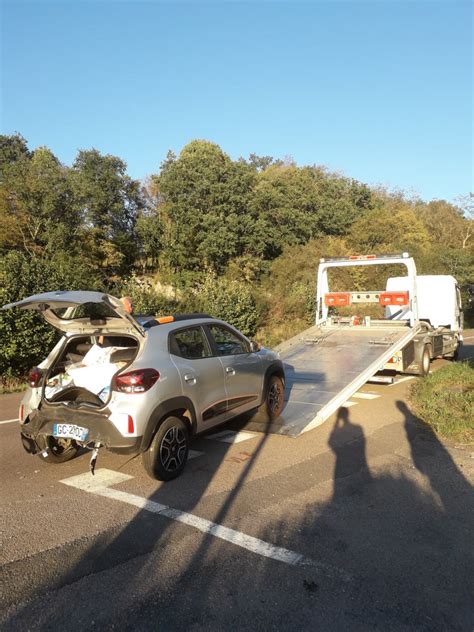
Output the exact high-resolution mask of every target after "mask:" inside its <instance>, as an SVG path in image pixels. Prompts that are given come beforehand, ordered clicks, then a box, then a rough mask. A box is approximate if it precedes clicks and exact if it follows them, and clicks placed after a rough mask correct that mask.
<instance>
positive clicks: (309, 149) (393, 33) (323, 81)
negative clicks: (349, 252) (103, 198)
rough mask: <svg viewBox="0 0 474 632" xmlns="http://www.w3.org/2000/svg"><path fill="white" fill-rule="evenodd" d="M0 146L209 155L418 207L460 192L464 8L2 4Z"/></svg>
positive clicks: (144, 169)
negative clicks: (268, 160) (312, 171)
mask: <svg viewBox="0 0 474 632" xmlns="http://www.w3.org/2000/svg"><path fill="white" fill-rule="evenodd" d="M1 66H2V68H1V69H2V93H1V97H2V98H1V106H2V109H1V129H2V133H12V132H13V131H15V130H16V131H19V132H20V133H21V134H23V136H24V137H25V138H26V139H27V140H28V142H29V145H30V147H31V148H34V147H37V146H39V145H46V146H48V147H50V148H51V149H52V150H53V152H54V153H55V154H56V155H57V156H58V157H59V158H60V160H61V161H62V162H64V163H66V164H71V163H72V161H73V160H74V157H75V155H76V152H77V150H78V149H80V148H81V149H83V148H90V147H96V148H97V149H99V150H100V151H102V152H104V153H111V154H115V155H118V156H120V157H121V158H123V159H124V160H125V161H126V162H127V164H128V171H129V173H130V175H132V176H133V177H137V178H138V177H139V178H141V177H144V176H146V175H147V174H150V173H156V172H157V171H158V169H159V165H160V163H161V161H162V160H163V159H164V157H165V155H166V153H167V151H168V149H173V150H174V151H176V152H179V151H180V149H181V148H182V147H183V146H184V145H185V144H186V143H188V142H189V141H191V140H192V139H195V138H204V139H207V140H212V141H214V142H216V143H218V144H219V145H220V146H221V147H222V149H223V150H224V151H226V152H227V153H228V154H229V155H230V156H231V157H232V158H238V157H239V156H241V155H243V156H245V157H247V156H248V155H249V154H250V153H252V152H254V153H257V154H260V155H272V156H274V157H278V158H283V157H285V156H291V157H293V158H294V159H295V160H296V162H297V163H298V164H324V165H327V166H328V167H329V168H331V169H333V170H337V171H341V172H343V173H345V174H346V175H348V176H351V177H354V178H357V179H359V180H361V181H363V182H367V183H369V184H377V183H381V184H385V185H388V186H390V187H394V188H401V189H404V190H406V191H408V192H410V193H411V192H417V193H418V194H419V195H421V196H422V197H423V198H424V199H432V198H446V199H449V200H452V199H454V198H455V197H456V196H458V195H460V194H467V193H468V192H469V190H472V188H473V184H472V179H473V171H472V164H473V156H472V142H473V141H472V4H471V2H464V1H462V0H449V1H445V2H444V1H438V0H431V1H430V0H422V1H417V0H411V1H409V2H403V1H399V0H393V1H389V0H373V1H369V2H365V1H358V0H352V1H349V2H342V1H338V0H333V1H329V0H328V1H314V2H310V1H307V2H296V1H295V2H268V1H261V2H256V1H254V2H247V3H240V2H232V1H228V2H226V1H220V2H199V1H196V0H195V1H194V2H179V1H176V2H152V1H148V2H140V1H137V2H127V1H123V0H122V1H111V0H109V1H104V2H93V1H90V0H89V1H86V0H83V1H75V0H63V1H62V2H55V3H51V2H43V1H42V0H37V1H36V2H23V1H22V0H16V1H15V2H9V1H5V0H4V1H3V2H2V63H1Z"/></svg>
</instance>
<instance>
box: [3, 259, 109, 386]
mask: <svg viewBox="0 0 474 632" xmlns="http://www.w3.org/2000/svg"><path fill="white" fill-rule="evenodd" d="M97 283H98V281H97V279H96V277H95V276H94V274H93V272H92V270H91V269H90V268H89V267H88V266H87V264H85V263H83V262H80V261H78V260H77V259H73V258H71V257H68V256H67V255H66V254H64V253H63V254H61V255H57V256H56V257H53V258H50V259H46V258H41V257H29V256H28V255H25V254H24V253H20V252H9V253H8V254H7V255H5V256H3V257H1V259H0V305H5V304H6V303H12V302H15V301H18V300H21V299H23V298H26V297H27V296H31V295H32V294H39V293H41V292H48V291H54V290H79V289H82V290H86V289H89V290H92V289H96V288H97ZM59 335H60V334H59V333H58V332H57V331H56V330H55V329H53V327H51V325H48V324H47V323H46V322H45V320H44V319H43V318H42V317H41V316H40V315H39V314H38V313H37V312H36V311H32V310H19V309H11V310H5V311H3V310H0V375H2V376H3V378H5V379H6V378H10V377H12V376H22V375H24V374H25V373H26V372H27V371H28V370H29V369H30V368H31V367H32V366H34V365H35V364H37V363H38V362H40V361H41V360H42V359H44V358H45V356H46V355H47V353H48V351H49V350H50V349H51V348H52V346H53V345H54V344H55V342H56V341H57V340H58V338H59Z"/></svg>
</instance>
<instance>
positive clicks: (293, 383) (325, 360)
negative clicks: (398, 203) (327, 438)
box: [246, 253, 462, 437]
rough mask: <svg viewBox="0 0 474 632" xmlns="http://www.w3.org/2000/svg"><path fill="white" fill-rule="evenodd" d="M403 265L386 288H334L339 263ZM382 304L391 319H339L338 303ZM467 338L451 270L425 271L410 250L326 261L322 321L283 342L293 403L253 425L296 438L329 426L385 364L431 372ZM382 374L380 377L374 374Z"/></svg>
mask: <svg viewBox="0 0 474 632" xmlns="http://www.w3.org/2000/svg"><path fill="white" fill-rule="evenodd" d="M396 264H401V265H403V266H405V267H406V269H407V275H406V276H402V277H393V278H389V279H388V281H387V287H386V289H385V290H378V291H363V292H362V291H347V292H331V291H330V288H329V281H328V271H329V270H330V269H332V268H336V267H340V268H341V267H342V268H345V267H352V266H373V265H391V266H394V265H396ZM363 303H378V304H379V305H381V306H383V308H384V318H383V319H379V320H377V319H374V318H371V317H368V316H365V317H360V318H359V317H357V316H351V317H346V318H343V317H337V316H336V317H335V316H333V315H331V314H330V312H331V308H332V307H349V306H355V305H357V304H363ZM460 344H462V311H461V295H460V292H459V288H458V286H457V283H456V280H455V279H454V278H453V277H451V276H444V275H439V276H417V274H416V267H415V262H414V260H413V258H412V257H410V256H409V255H408V254H407V253H402V254H400V255H385V256H376V255H366V256H355V257H350V258H346V259H344V258H337V259H321V262H320V265H319V269H318V283H317V302H316V323H315V325H314V326H313V327H310V328H309V329H307V330H305V331H303V332H302V333H300V334H298V335H297V336H295V337H293V338H291V339H290V340H287V341H285V342H283V343H282V344H280V345H279V346H278V347H277V351H279V353H280V356H281V358H282V360H283V362H284V364H285V373H286V384H285V400H286V405H285V408H284V410H283V412H282V414H281V416H280V417H279V418H278V419H276V420H274V421H273V422H271V424H270V425H269V422H268V420H263V419H262V418H261V417H259V414H257V415H256V416H255V418H254V419H253V420H252V421H250V423H249V424H247V425H246V427H247V428H248V429H252V428H254V429H255V430H260V431H262V430H264V431H266V432H271V433H276V434H283V435H289V436H293V437H296V436H298V435H300V434H301V433H303V432H307V431H308V430H311V429H312V428H315V427H316V426H319V425H320V424H322V423H323V422H324V421H325V420H326V419H328V417H330V416H331V415H332V414H333V413H334V412H335V411H336V410H337V409H338V408H339V407H341V406H342V405H343V404H344V403H345V402H346V401H347V400H348V399H349V398H350V397H351V396H352V395H353V394H354V393H356V392H357V391H358V390H359V389H360V388H361V386H363V385H364V384H365V383H366V382H367V381H369V380H374V381H389V382H391V381H393V378H385V379H384V378H383V377H380V378H379V377H378V376H376V373H378V372H379V371H381V370H383V369H388V368H390V369H393V370H395V371H398V372H404V373H411V374H415V375H422V376H424V375H426V374H427V373H428V372H429V366H430V361H431V359H432V358H434V357H438V356H444V357H455V356H456V353H457V350H458V348H459V345H460ZM374 376H375V377H374Z"/></svg>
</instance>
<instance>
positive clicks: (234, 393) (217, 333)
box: [207, 323, 263, 418]
mask: <svg viewBox="0 0 474 632" xmlns="http://www.w3.org/2000/svg"><path fill="white" fill-rule="evenodd" d="M207 330H208V332H209V334H210V336H211V343H212V346H213V350H214V353H216V354H217V356H218V358H219V359H220V361H221V363H222V367H223V370H224V374H225V388H226V391H227V410H228V413H229V414H228V417H229V418H230V417H234V416H236V415H239V414H240V413H243V412H246V411H248V410H251V409H252V408H255V407H256V406H259V404H260V403H261V397H262V391H263V375H262V373H263V369H262V361H261V359H260V357H259V355H258V353H252V352H251V350H250V343H249V341H248V340H247V339H246V338H244V337H243V336H242V335H240V334H239V333H238V332H237V331H236V330H234V329H231V328H230V327H227V326H225V325H223V324H217V323H216V324H208V325H207Z"/></svg>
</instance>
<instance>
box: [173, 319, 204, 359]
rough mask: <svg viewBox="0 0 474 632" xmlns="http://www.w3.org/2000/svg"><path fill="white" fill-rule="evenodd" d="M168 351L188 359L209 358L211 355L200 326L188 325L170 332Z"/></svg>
mask: <svg viewBox="0 0 474 632" xmlns="http://www.w3.org/2000/svg"><path fill="white" fill-rule="evenodd" d="M170 353H172V354H173V355H177V356H180V357H181V358H188V359H190V360H197V359H199V358H209V357H211V355H212V354H211V349H210V348H209V344H208V342H207V338H206V336H205V334H204V331H203V330H202V329H201V327H189V328H188V329H180V330H179V331H175V332H173V333H171V334H170Z"/></svg>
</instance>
